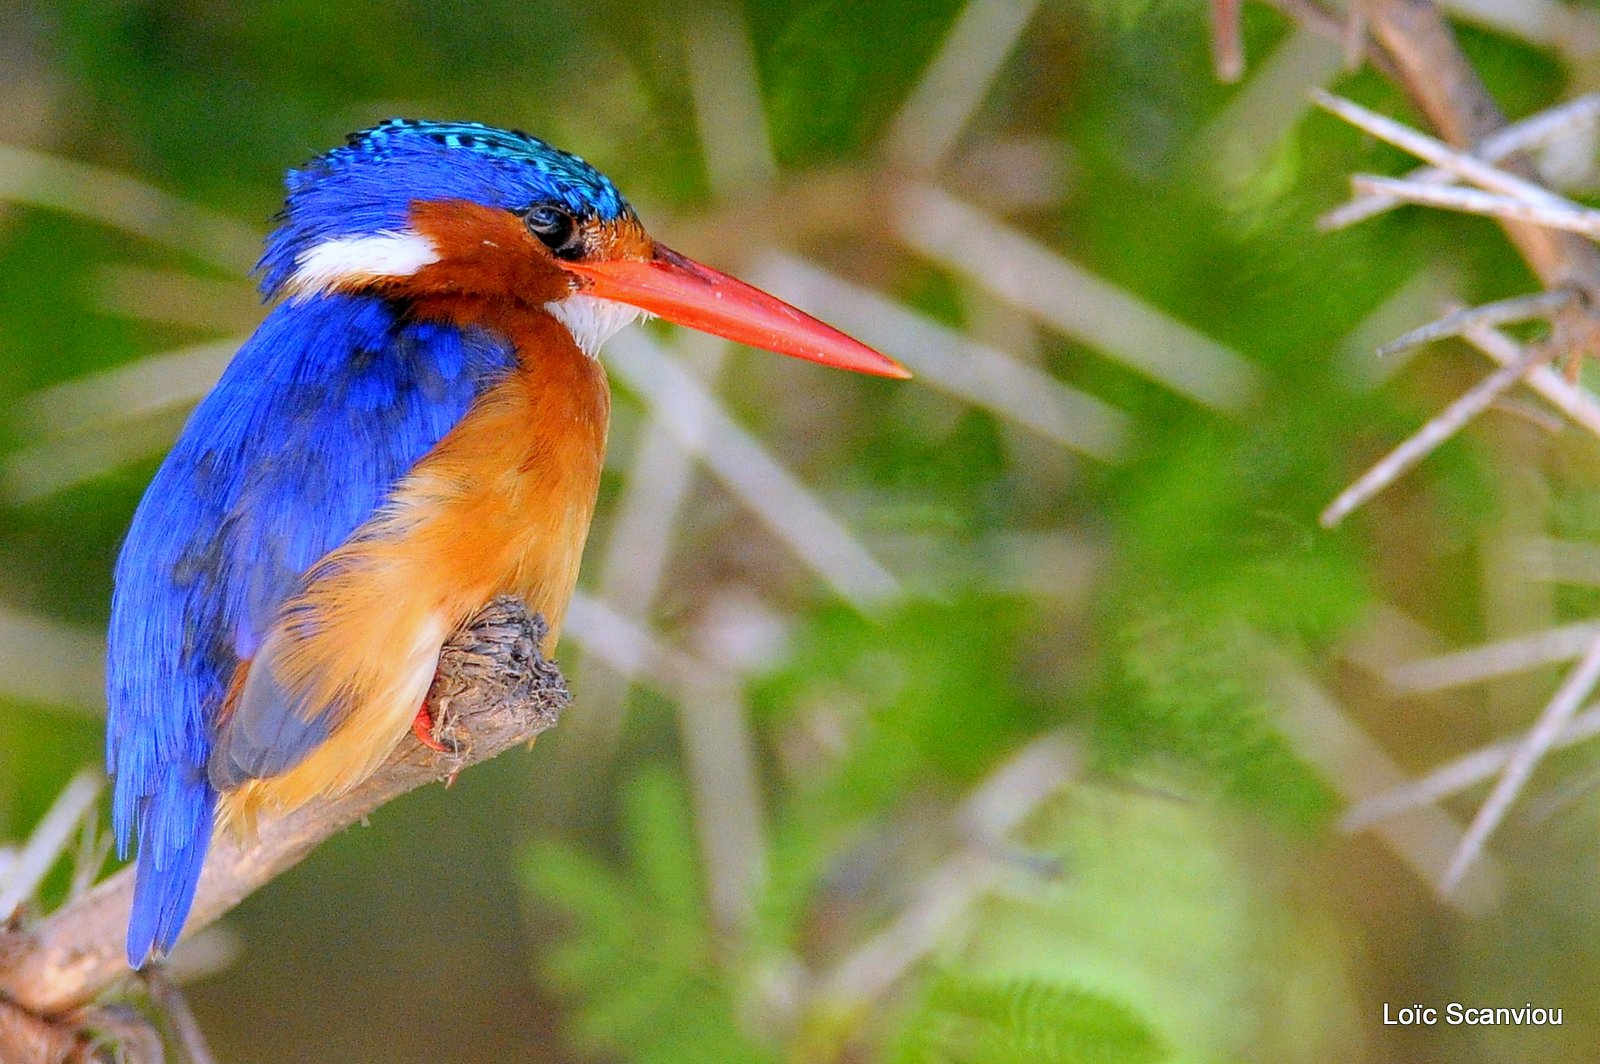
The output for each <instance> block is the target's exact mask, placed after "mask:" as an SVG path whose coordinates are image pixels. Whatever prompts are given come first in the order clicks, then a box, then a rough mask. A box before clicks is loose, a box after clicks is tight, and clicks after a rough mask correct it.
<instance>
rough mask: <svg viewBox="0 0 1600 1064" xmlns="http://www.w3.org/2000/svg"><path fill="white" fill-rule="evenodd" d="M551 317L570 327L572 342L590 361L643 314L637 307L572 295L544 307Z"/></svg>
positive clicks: (568, 330)
mask: <svg viewBox="0 0 1600 1064" xmlns="http://www.w3.org/2000/svg"><path fill="white" fill-rule="evenodd" d="M544 309H545V310H548V311H549V312H550V314H551V316H552V317H554V318H555V319H556V321H559V322H560V323H561V324H563V325H565V326H566V327H567V332H569V333H571V334H572V342H573V343H575V344H577V345H578V348H579V350H581V351H582V352H583V353H584V354H586V355H588V356H589V357H590V358H594V357H596V356H597V355H599V354H600V345H601V344H603V343H605V342H606V341H607V340H609V339H611V338H612V337H613V336H615V335H616V334H617V333H618V332H619V331H621V330H622V329H623V328H625V327H627V326H628V325H630V324H632V323H633V321H634V320H635V319H636V318H639V317H640V316H642V315H643V313H644V312H643V311H642V310H640V309H639V308H638V307H630V306H628V304H626V303H618V302H616V301H615V300H611V299H600V298H598V297H596V296H586V295H571V296H568V297H567V298H565V299H553V300H551V301H550V302H548V303H546V304H545V305H544Z"/></svg>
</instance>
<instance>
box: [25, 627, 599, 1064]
mask: <svg viewBox="0 0 1600 1064" xmlns="http://www.w3.org/2000/svg"><path fill="white" fill-rule="evenodd" d="M544 632H545V627H544V622H543V620H542V618H538V617H530V616H529V615H528V612H527V610H526V608H525V607H524V606H523V605H522V603H521V602H520V601H517V600H514V599H508V598H503V599H498V600H496V601H495V602H494V603H492V604H490V606H489V607H488V608H486V609H485V610H484V611H483V612H482V613H481V614H479V616H478V618H477V619H476V620H475V621H474V622H473V623H472V625H471V626H470V627H469V628H467V629H465V630H464V631H462V632H461V633H459V634H458V635H457V636H456V637H455V638H453V639H452V640H451V642H450V643H449V644H448V645H447V646H446V647H445V651H444V654H443V655H442V656H441V658H440V663H439V675H438V678H437V679H436V680H435V681H434V687H433V690H432V691H431V692H430V694H429V699H430V701H431V702H432V703H433V705H434V707H435V712H436V714H439V713H440V712H441V711H442V715H443V716H444V717H445V720H446V725H445V735H446V736H447V737H453V738H454V739H455V740H456V742H457V744H458V747H459V749H460V752H459V753H455V754H450V753H434V752H433V751H430V750H428V749H427V748H425V747H423V746H421V745H420V744H417V743H414V742H410V741H407V742H403V743H402V744H401V745H400V747H399V748H398V749H396V751H395V752H394V754H393V755H391V756H390V758H389V760H388V761H387V762H386V763H385V764H384V766H383V768H381V769H379V771H378V772H377V774H375V775H374V776H373V777H372V778H371V779H369V780H367V781H366V782H365V783H363V784H362V785H361V786H359V787H357V788H356V789H355V790H353V791H351V792H350V793H348V794H345V795H342V796H340V797H337V798H332V799H325V800H321V801H317V802H314V803H312V804H310V805H307V806H305V807H303V808H301V809H298V810H296V811H295V812H293V813H290V814H288V815H286V816H284V817H282V818H280V819H276V820H271V821H268V822H265V823H263V825H262V826H261V830H260V837H259V839H258V840H257V841H256V843H255V844H254V845H251V846H248V847H240V846H239V845H238V844H236V843H235V842H234V841H232V840H231V839H228V838H225V837H219V838H218V839H217V840H216V842H215V844H214V845H213V848H212V852H211V856H210V858H209V859H208V860H207V862H206V867H205V872H204V874H203V875H202V876H201V878H200V887H199V891H198V893H197V894H196V897H195V903H194V908H193V910H192V912H191V914H190V917H189V922H188V924H187V925H186V928H185V931H186V934H193V933H194V932H195V931H197V930H198V929H200V928H202V927H205V926H207V925H208V924H210V923H212V922H213V921H215V920H216V919H217V918H218V917H220V916H222V915H223V914H224V913H226V912H227V911H228V910H230V909H232V908H233V907H234V906H235V905H237V904H239V902H241V901H243V900H244V899H245V898H246V897H247V896H248V895H250V894H251V893H253V892H254V891H255V890H257V889H259V888H260V887H262V886H264V885H265V884H267V883H268V882H270V881H271V880H273V879H274V878H276V877H277V876H279V875H281V874H282V873H283V872H285V871H287V870H288V869H289V868H291V867H293V866H294V865H295V864H297V863H299V861H300V860H301V859H302V858H304V857H305V856H306V855H307V854H309V853H310V852H311V851H312V850H313V849H315V848H316V847H317V846H318V845H320V844H321V843H322V842H323V841H324V840H326V839H327V838H329V837H330V836H332V835H334V834H336V833H338V832H340V831H342V830H344V829H345V828H347V827H350V826H351V825H353V824H356V823H358V822H360V821H361V820H363V819H364V818H365V817H366V816H368V815H369V814H370V813H372V812H373V811H374V810H376V809H378V808H379V807H381V806H383V805H384V804H386V803H387V802H389V801H390V800H392V799H394V798H397V797H399V796H400V795H402V794H404V793H406V792H407V791H410V790H414V789H415V788H417V787H420V786H422V785H423V784H426V783H432V782H436V781H439V780H448V779H451V778H453V777H454V776H455V775H456V774H457V773H458V772H460V771H461V770H462V769H464V768H466V767H468V766H470V765H474V764H477V763H479V762H481V761H486V760H488V759H490V758H492V757H494V756H495V755H497V754H499V753H501V752H503V751H505V750H508V749H510V748H511V747H513V746H517V745H521V744H526V743H528V742H530V741H531V740H532V739H533V738H534V737H535V736H537V735H538V734H539V733H540V732H542V731H544V730H545V729H547V728H549V727H551V726H553V725H554V724H555V722H556V718H557V716H558V715H559V713H560V711H561V710H562V709H563V708H565V706H566V704H567V700H568V698H567V688H566V682H565V681H564V680H563V679H562V677H561V674H560V672H559V671H557V669H556V668H555V666H554V665H552V664H550V663H549V662H546V661H545V660H544V659H543V658H542V657H541V656H540V654H539V652H538V646H539V642H540V640H541V639H542V638H543V636H544ZM132 892H133V877H132V870H131V869H126V870H124V871H122V872H119V873H118V874H116V875H114V876H112V877H111V878H110V879H108V880H106V881H104V882H103V883H101V884H99V885H98V886H97V887H95V888H94V889H93V890H91V891H89V892H88V893H87V894H84V895H83V896H81V897H79V898H77V899H75V900H73V901H71V902H69V903H68V904H67V905H65V906H63V907H62V908H61V909H59V910H57V911H56V912H55V913H54V914H52V915H51V916H49V917H48V918H46V919H45V920H43V921H41V922H40V923H38V924H36V925H34V926H32V927H28V928H25V929H23V930H21V931H14V932H7V933H5V934H3V935H0V1032H3V1031H4V1029H5V1024H6V1016H7V1014H8V1013H9V1014H10V1015H12V1016H13V1017H14V1018H15V1017H17V1015H18V1014H19V1012H20V1013H22V1014H24V1015H22V1017H21V1020H26V1019H28V1018H29V1017H31V1018H32V1019H33V1020H39V1019H41V1018H42V1019H58V1020H60V1021H61V1023H60V1026H61V1028H62V1029H63V1030H65V1031H66V1032H67V1033H68V1035H69V1037H68V1038H67V1040H66V1042H64V1043H63V1044H65V1045H68V1046H70V1045H72V1044H73V1041H74V1039H75V1038H76V1029H77V1027H78V1021H79V1020H80V1019H81V1014H82V1010H83V1009H84V1008H85V1007H86V1006H87V1005H89V1004H90V1002H92V1001H93V1000H94V999H95V998H96V997H97V996H98V995H100V994H101V993H102V992H104V991H105V990H106V989H108V988H109V987H111V986H112V985H113V984H114V983H116V982H118V981H119V980H121V979H122V978H123V977H125V976H126V975H128V966H127V961H126V959H125V957H124V955H123V944H122V943H123V935H124V931H125V930H126V928H127V922H128V910H129V906H130V903H131V900H132ZM8 1005H9V1006H10V1007H9V1008H8V1007H7V1006H8ZM21 1020H19V1021H18V1022H21ZM37 1026H38V1025H37V1024H34V1027H37ZM0 1044H3V1043H0ZM5 1059H6V1060H7V1061H10V1060H12V1059H13V1058H12V1057H9V1056H8V1057H5ZM18 1059H21V1060H29V1059H37V1060H59V1059H64V1058H62V1057H61V1056H59V1055H58V1056H56V1057H50V1056H37V1057H34V1058H27V1057H22V1058H18Z"/></svg>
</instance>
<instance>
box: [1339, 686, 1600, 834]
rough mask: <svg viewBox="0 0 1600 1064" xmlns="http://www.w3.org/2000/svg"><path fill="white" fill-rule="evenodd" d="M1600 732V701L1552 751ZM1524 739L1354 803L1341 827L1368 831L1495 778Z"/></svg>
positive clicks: (1573, 723) (1500, 744)
mask: <svg viewBox="0 0 1600 1064" xmlns="http://www.w3.org/2000/svg"><path fill="white" fill-rule="evenodd" d="M1597 735H1600V703H1591V704H1590V705H1589V707H1588V708H1587V709H1585V710H1584V711H1583V712H1582V713H1579V714H1578V715H1577V716H1575V717H1573V718H1572V719H1571V720H1570V721H1568V722H1567V724H1566V726H1565V727H1563V728H1562V729H1561V731H1560V732H1559V733H1558V734H1557V735H1556V738H1555V741H1554V742H1553V743H1552V744H1551V746H1550V748H1551V749H1552V750H1563V749H1566V748H1567V747H1569V746H1576V745H1577V744H1578V743H1582V742H1587V741H1588V740H1590V739H1593V738H1594V737H1595V736H1597ZM1522 742H1523V740H1522V739H1521V738H1518V739H1507V740H1505V741H1503V742H1498V743H1491V744H1489V745H1488V746H1484V747H1481V748H1479V749H1477V750H1474V751H1473V752H1472V753H1470V754H1466V755H1464V756H1462V757H1458V758H1456V759H1455V760H1453V761H1450V762H1448V763H1446V764H1443V765H1440V766H1439V767H1438V768H1436V769H1434V770H1433V771H1431V772H1429V773H1428V774H1427V775H1425V776H1421V777H1419V778H1417V779H1415V780H1409V781H1407V782H1406V783H1403V784H1401V785H1400V786H1398V787H1395V788H1394V789H1392V790H1388V791H1384V792H1383V793H1381V794H1375V795H1373V796H1372V797H1370V798H1364V799H1362V800H1361V801H1359V802H1357V803H1356V804H1355V805H1353V806H1351V807H1350V809H1349V810H1348V811H1347V812H1346V813H1345V814H1344V816H1343V817H1341V818H1340V820H1339V827H1340V829H1341V830H1344V831H1349V832H1357V831H1364V830H1366V829H1367V828H1369V827H1371V826H1372V825H1374V824H1376V823H1378V822H1379V821H1380V820H1386V819H1388V818H1389V817H1392V816H1396V815H1398V814H1400V813H1404V812H1406V811H1408V810H1411V809H1417V808H1419V807H1421V806H1426V805H1432V804H1433V803H1435V802H1439V801H1443V800H1444V799H1445V798H1448V797H1450V796H1451V795H1454V794H1459V793H1461V792H1462V791H1464V790H1466V789H1467V788H1469V787H1473V786H1475V785H1477V784H1479V783H1482V782H1484V781H1485V780H1491V779H1494V778H1495V777H1496V776H1497V775H1499V774H1500V773H1501V772H1502V771H1504V770H1505V767H1506V765H1507V764H1509V763H1510V761H1511V758H1512V756H1513V755H1514V754H1515V753H1516V752H1517V749H1518V748H1519V747H1520V746H1521V745H1522Z"/></svg>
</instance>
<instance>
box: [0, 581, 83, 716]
mask: <svg viewBox="0 0 1600 1064" xmlns="http://www.w3.org/2000/svg"><path fill="white" fill-rule="evenodd" d="M105 658H106V644H105V640H104V639H103V638H102V637H101V635H100V633H98V632H90V631H86V630H84V629H81V628H75V627H73V626H71V625H66V624H62V623H61V622H59V621H52V620H48V619H46V618H43V617H38V616H35V615H33V614H28V613H23V612H22V611H20V610H15V609H12V608H10V607H6V606H0V694H3V695H4V697H6V698H8V699H13V700H15V701H18V702H32V703H36V704H39V705H47V706H57V707H62V708H67V709H73V710H77V711H80V712H87V713H92V714H96V715H98V714H100V713H103V712H104V711H105Z"/></svg>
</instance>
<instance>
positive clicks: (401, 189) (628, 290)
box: [259, 119, 909, 377]
mask: <svg viewBox="0 0 1600 1064" xmlns="http://www.w3.org/2000/svg"><path fill="white" fill-rule="evenodd" d="M280 220H281V222H282V224H281V225H280V226H279V228H278V229H277V230H276V231H275V232H274V233H273V234H272V236H271V237H269V238H268V241H267V249H266V254H265V255H264V256H263V257H262V260H261V264H260V267H259V270H260V273H261V276H262V287H263V289H264V290H265V292H266V293H267V295H268V296H277V295H286V296H288V297H290V298H304V297H308V296H312V295H316V294H318V293H323V292H361V291H366V292H378V293H382V294H385V295H390V296H393V297H396V298H407V297H411V298H416V297H426V296H447V297H448V296H454V297H464V298H468V299H485V300H491V301H493V300H505V299H511V300H516V301H518V302H522V303H527V304H531V305H534V306H541V307H543V308H544V309H545V310H547V311H549V313H550V314H551V315H552V316H554V317H555V318H556V319H557V320H559V321H561V322H562V323H563V324H564V325H565V326H566V327H567V329H568V331H569V332H571V334H572V337H573V339H574V341H575V342H576V343H577V344H578V346H579V347H581V348H582V349H583V350H584V351H585V352H587V353H588V354H590V355H593V354H595V353H596V352H597V351H598V349H599V347H600V345H601V343H603V342H604V341H605V339H606V338H607V337H609V336H610V335H612V334H613V333H614V332H616V331H617V330H618V329H620V328H622V327H623V326H624V325H626V324H628V323H629V322H630V321H632V320H633V319H634V318H636V317H638V316H639V315H640V314H641V313H644V314H653V315H658V316H660V317H662V318H666V319H667V320H669V321H674V322H678V323H679V324H682V325H687V326H690V327H692V328H696V329H700V330H703V331H705V332H709V333H714V334H716V335H718V336H723V337H727V338H728V339H731V340H737V341H739V342H741V343H747V344H750V345H752V346H755V347H762V348H766V349H767V350H769V351H776V352H778V353H780V354H786V355H794V356H796V357H798V358H806V359H811V360H813V361H816V362H821V363H824V364H827V365H831V366H838V367H840V368H843V369H851V370H856V371H858V372H862V373H871V374H876V375H878V376H885V377H906V376H909V374H908V373H907V372H906V371H905V369H903V368H902V367H901V366H900V365H899V364H898V363H897V362H895V361H894V360H892V359H890V358H887V357H885V356H884V355H881V354H879V353H878V352H876V351H874V350H872V349H871V348H869V347H867V346H865V345H864V344H861V343H858V342H857V341H855V340H852V339H851V338H850V337H848V336H846V335H844V334H843V333H841V332H839V331H838V330H836V329H833V328H831V327H829V326H827V325H824V324H823V323H822V322H820V321H817V320H816V319H815V318H812V317H810V316H809V315H807V314H804V313H802V312H801V311H799V310H796V309H795V308H793V307H791V306H789V305H788V304H787V303H784V302H783V301H781V300H779V299H776V298H774V297H773V296H770V295H768V294H766V293H765V292H762V291H760V290H759V289H756V288H752V287H751V286H749V285H747V284H745V283H743V282H742V281H738V280H735V279H734V278H732V277H729V276H727V275H726V274H723V273H719V272H717V271H716V270H713V269H711V268H710V267H708V266H703V265H701V264H700V263H697V262H694V261H693V260H691V259H689V258H686V257H685V256H683V255H680V254H678V253H677V252H675V251H673V250H671V249H670V248H667V247H665V246H663V245H661V244H658V243H656V242H655V241H654V240H652V239H651V238H650V236H649V234H648V233H646V232H645V230H644V227H643V226H642V225H641V224H640V223H639V219H638V217H637V215H635V214H634V212H633V208H632V207H630V206H629V205H628V202H627V201H626V200H625V199H623V198H622V194H621V193H620V192H618V191H617V189H616V186H614V185H613V184H612V183H611V181H610V179H609V178H607V177H606V176H605V175H604V174H602V173H600V172H599V171H598V170H596V169H594V167H592V166H590V165H589V164H588V163H586V162H584V161H583V160H582V159H580V158H578V157H577V156H575V155H570V154H568V153H566V152H564V151H561V150H559V149H557V148H553V147H551V146H550V145H548V144H546V143H545V142H543V141H541V140H539V139H537V138H535V137H530V136H528V135H527V134H525V133H521V132H516V131H507V130H502V129H495V128H493V127H490V126H483V125H478V124H476V123H446V122H423V121H412V120H405V119H392V120H390V121H388V122H384V123H383V124H381V125H378V126H374V127H373V128H372V129H368V130H365V131H363V132H361V133H354V134H351V135H350V137H349V139H348V141H347V143H346V144H345V146H344V147H341V148H337V149H335V150H334V151H331V152H328V153H327V154H326V155H322V156H320V157H318V158H317V159H315V160H313V161H312V162H311V163H310V164H308V165H307V166H306V167H304V168H303V169H300V170H295V171H292V172H291V173H290V174H289V196H288V200H287V202H286V203H285V205H284V209H283V212H282V214H281V216H280Z"/></svg>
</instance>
